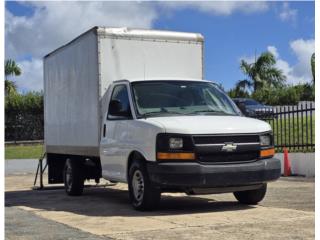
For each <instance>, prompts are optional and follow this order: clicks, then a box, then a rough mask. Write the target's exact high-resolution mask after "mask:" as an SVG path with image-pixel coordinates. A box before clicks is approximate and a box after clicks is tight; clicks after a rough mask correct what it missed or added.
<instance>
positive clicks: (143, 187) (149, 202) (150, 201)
mask: <svg viewBox="0 0 320 240" xmlns="http://www.w3.org/2000/svg"><path fill="white" fill-rule="evenodd" d="M128 182H129V183H128V185H129V197H130V201H131V203H132V206H133V207H134V208H135V209H137V210H141V211H143V210H152V209H154V208H156V207H157V205H158V204H159V201H160V197H161V191H160V189H158V188H156V187H155V186H154V185H153V184H152V183H151V181H150V179H149V176H148V172H147V170H146V167H145V164H144V163H143V162H142V161H133V162H132V164H131V166H130V169H129V181H128Z"/></svg>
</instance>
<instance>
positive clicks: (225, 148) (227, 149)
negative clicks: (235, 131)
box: [221, 143, 237, 152]
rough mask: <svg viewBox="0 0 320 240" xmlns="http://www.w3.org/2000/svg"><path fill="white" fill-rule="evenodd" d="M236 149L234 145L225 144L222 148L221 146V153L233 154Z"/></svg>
mask: <svg viewBox="0 0 320 240" xmlns="http://www.w3.org/2000/svg"><path fill="white" fill-rule="evenodd" d="M236 149H237V145H235V144H234V143H225V144H224V145H223V146H222V149H221V151H224V152H233V151H235V150H236Z"/></svg>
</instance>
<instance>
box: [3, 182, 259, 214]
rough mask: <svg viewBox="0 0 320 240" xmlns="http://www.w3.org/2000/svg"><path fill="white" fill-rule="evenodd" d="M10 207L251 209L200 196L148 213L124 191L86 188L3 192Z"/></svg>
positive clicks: (172, 199) (165, 201)
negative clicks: (69, 191) (74, 191)
mask: <svg viewBox="0 0 320 240" xmlns="http://www.w3.org/2000/svg"><path fill="white" fill-rule="evenodd" d="M12 206H24V207H30V208H34V209H38V210H39V209H40V210H45V211H64V212H71V213H75V214H79V215H86V216H97V217H99V216H106V217H107V216H127V217H130V216H132V217H137V216H160V215H183V214H192V213H204V212H223V211H237V210H245V209H251V208H254V206H247V205H242V204H239V203H238V202H236V201H216V200H214V199H212V198H205V197H199V196H192V197H191V196H163V197H162V198H161V202H160V205H159V208H158V209H156V210H154V211H151V212H138V211H135V210H134V209H133V208H132V207H131V205H130V203H129V197H128V191H127V190H122V189H115V188H103V187H91V188H86V189H85V191H84V194H83V195H82V196H80V197H70V196H67V195H66V194H65V192H64V189H62V188H60V189H53V190H41V191H36V190H20V191H9V192H5V207H12Z"/></svg>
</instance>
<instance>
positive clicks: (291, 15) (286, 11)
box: [279, 2, 298, 21]
mask: <svg viewBox="0 0 320 240" xmlns="http://www.w3.org/2000/svg"><path fill="white" fill-rule="evenodd" d="M297 12H298V10H297V9H292V8H290V6H289V3H287V2H285V3H283V5H282V9H281V12H280V14H279V17H280V19H281V20H282V21H295V20H296V17H297Z"/></svg>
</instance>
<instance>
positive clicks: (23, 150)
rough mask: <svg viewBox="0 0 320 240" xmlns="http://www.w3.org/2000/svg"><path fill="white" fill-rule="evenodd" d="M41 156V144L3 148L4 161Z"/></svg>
mask: <svg viewBox="0 0 320 240" xmlns="http://www.w3.org/2000/svg"><path fill="white" fill-rule="evenodd" d="M42 154H43V145H42V144H37V145H16V146H5V159H31V158H40V157H41V155H42Z"/></svg>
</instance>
